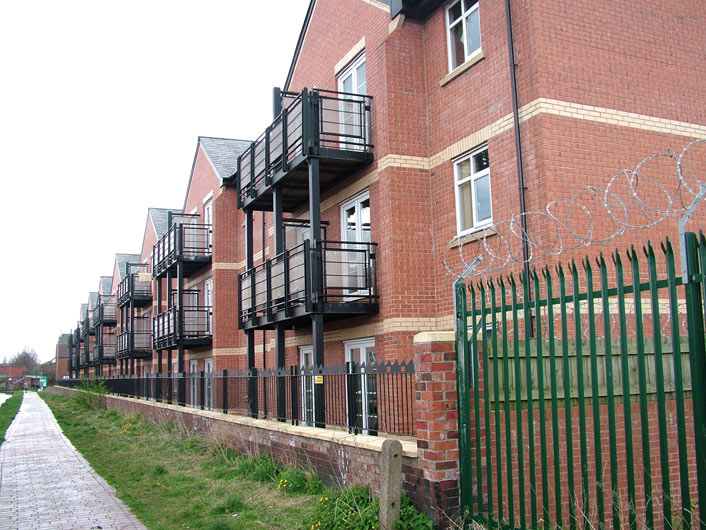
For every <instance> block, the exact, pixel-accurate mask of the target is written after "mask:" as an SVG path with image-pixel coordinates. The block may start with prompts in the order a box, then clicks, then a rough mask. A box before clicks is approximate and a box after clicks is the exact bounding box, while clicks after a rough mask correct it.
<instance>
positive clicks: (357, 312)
mask: <svg viewBox="0 0 706 530" xmlns="http://www.w3.org/2000/svg"><path fill="white" fill-rule="evenodd" d="M379 310H380V308H379V305H378V303H377V302H373V303H369V302H359V303H356V302H325V303H324V304H323V307H322V308H321V313H323V315H324V322H335V321H337V320H343V319H346V318H352V317H356V316H361V315H374V314H377V313H378V312H379ZM312 314H314V312H309V311H307V310H306V306H304V305H298V306H294V307H291V308H290V309H289V312H288V314H287V313H286V312H285V311H284V310H281V311H277V312H276V313H273V314H272V316H271V317H270V316H269V315H263V316H259V317H255V319H253V320H247V321H245V322H242V321H241V323H240V327H241V329H244V330H253V329H274V325H275V324H280V325H282V327H284V329H294V328H298V327H306V326H310V325H311V315H312Z"/></svg>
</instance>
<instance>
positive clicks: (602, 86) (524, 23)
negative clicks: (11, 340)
mask: <svg viewBox="0 0 706 530" xmlns="http://www.w3.org/2000/svg"><path fill="white" fill-rule="evenodd" d="M506 4H507V5H509V6H510V12H508V11H507V9H506ZM701 8H702V5H701V4H700V3H699V2H696V1H681V0H680V1H676V0H674V1H672V0H670V1H667V2H664V1H662V2H657V1H648V2H640V3H638V4H626V3H623V4H620V3H619V4H597V3H595V2H588V3H587V2H574V1H568V2H567V1H541V2H534V1H531V0H528V1H523V2H519V1H515V0H512V1H510V2H507V3H504V2H499V1H493V0H451V1H448V2H439V1H431V0H391V1H390V2H383V1H378V0H312V2H311V4H310V6H309V9H308V12H307V15H306V19H305V21H304V24H303V28H302V32H301V35H300V38H299V41H298V43H297V46H296V49H295V50H294V57H293V60H292V63H291V67H290V69H289V72H287V75H286V82H285V83H284V85H283V86H282V87H281V89H280V88H277V89H275V91H274V98H273V112H272V113H271V112H270V111H269V110H268V109H263V113H262V130H263V133H262V135H261V136H260V137H258V138H257V139H256V140H255V141H253V142H249V141H248V142H245V141H239V140H226V139H218V138H208V137H201V138H199V141H198V144H197V147H196V153H195V156H194V162H193V167H192V171H191V176H190V180H189V183H188V186H187V190H186V198H185V201H184V206H183V208H182V209H181V210H160V209H150V210H149V213H148V219H147V226H146V228H145V235H144V239H143V243H142V250H141V253H140V254H135V255H117V256H116V262H115V270H114V274H113V279H112V285H111V286H110V288H109V289H108V288H107V287H106V288H105V289H104V284H103V282H102V281H101V291H100V296H98V294H96V293H91V295H90V297H89V303H88V305H87V306H86V307H84V306H82V309H81V318H82V320H81V323H80V325H79V328H78V329H77V330H75V331H74V332H73V335H72V338H73V340H72V343H71V348H72V350H71V351H72V352H73V354H72V357H71V359H72V364H71V367H70V371H72V373H73V374H74V375H92V374H102V375H104V376H105V375H140V376H146V375H150V374H156V373H160V374H170V378H173V377H175V374H183V373H191V374H194V375H197V374H200V373H201V372H204V373H206V374H209V373H220V372H222V371H223V370H228V371H241V370H250V372H249V373H250V374H252V373H257V371H260V372H262V371H268V370H270V371H272V372H271V373H272V374H273V377H275V378H276V376H277V375H278V374H279V375H280V376H282V375H285V374H290V375H297V376H299V379H296V380H297V381H298V383H297V384H298V385H299V386H298V390H297V391H296V392H289V394H287V391H285V389H284V387H283V386H281V383H280V382H275V383H272V385H271V386H269V387H268V386H267V383H265V384H263V383H254V382H253V381H252V378H251V379H249V380H248V381H247V382H245V383H244V385H247V387H246V386H244V387H243V391H242V393H243V395H245V396H246V398H244V399H245V403H246V404H245V405H244V410H243V411H244V412H250V413H251V414H253V415H259V416H262V415H263V414H262V409H263V407H265V414H264V415H265V416H268V415H269V417H280V418H284V417H287V418H290V417H291V416H289V414H290V411H294V410H295V409H298V410H296V412H292V414H296V415H297V419H298V420H300V421H301V422H302V423H303V424H305V425H313V426H319V427H323V426H331V425H335V426H338V427H339V428H340V427H343V428H347V429H348V430H349V431H350V432H355V433H362V434H377V433H395V434H402V435H415V436H416V440H417V444H416V446H417V450H418V453H417V460H416V462H417V463H416V464H409V466H408V467H407V468H406V471H405V472H406V474H407V477H406V478H405V480H406V488H407V490H408V491H410V492H413V491H416V495H415V499H416V500H417V501H418V502H419V503H420V504H422V505H424V506H426V507H427V509H428V511H431V512H433V511H434V510H436V509H437V508H438V507H439V506H453V505H454V502H456V501H455V500H454V499H455V497H456V496H457V495H458V488H457V486H456V484H457V478H458V463H457V460H458V449H457V447H458V446H457V445H456V443H455V442H454V441H453V438H454V437H455V436H456V435H457V433H456V429H457V425H456V417H455V415H454V413H449V414H448V415H445V412H444V411H445V408H455V401H456V394H455V390H454V389H455V385H452V386H451V387H443V389H442V391H441V392H432V391H429V392H417V393H416V395H414V396H412V398H411V400H410V401H406V400H405V399H404V398H400V397H395V398H390V399H389V400H388V402H387V403H384V399H383V398H384V396H383V394H385V393H386V392H388V391H387V390H383V389H382V388H379V389H378V390H374V389H372V388H371V385H373V383H372V382H370V380H369V379H368V378H367V377H365V372H363V373H362V374H361V373H360V372H357V374H358V375H359V378H358V379H357V381H358V383H356V384H357V387H356V388H355V391H354V392H353V393H352V394H353V397H351V398H350V399H348V401H347V402H346V398H341V397H339V398H336V397H335V396H332V395H330V394H329V393H328V391H327V390H326V389H325V385H324V384H320V381H322V380H323V379H319V377H320V376H324V377H325V376H326V374H330V375H335V374H339V375H341V376H345V374H346V373H350V372H347V371H346V370H349V371H350V370H351V369H353V370H355V368H350V367H351V366H352V367H355V366H356V365H358V368H357V369H358V370H361V368H360V365H361V364H364V363H365V364H367V365H368V366H370V363H373V362H374V363H377V365H378V366H387V367H388V368H389V367H391V366H393V364H391V363H394V362H398V363H399V362H403V361H404V362H409V361H413V360H414V361H415V369H416V371H417V373H419V372H420V370H422V369H424V370H429V371H430V372H431V373H430V374H426V375H428V376H429V377H428V378H426V379H425V378H424V377H422V379H421V381H422V382H423V383H424V382H425V381H427V382H429V384H430V385H431V382H432V381H443V380H445V378H448V379H452V378H454V377H455V376H454V375H453V373H452V372H453V370H452V368H451V369H450V367H453V363H450V362H448V361H450V360H453V359H454V354H453V346H452V345H449V344H448V343H446V344H436V343H435V342H434V341H436V340H438V339H439V338H440V337H442V338H443V340H444V341H447V342H448V341H449V340H451V341H452V339H449V337H448V335H444V334H441V335H439V334H437V332H448V331H451V330H453V328H454V310H453V283H454V281H455V280H456V277H455V276H454V275H452V274H449V273H448V272H447V268H446V266H445V265H444V260H446V261H447V264H448V266H449V267H451V268H457V267H459V266H460V265H461V258H460V256H461V255H462V256H464V257H465V259H467V260H468V261H470V259H471V258H472V257H473V255H474V254H478V253H481V252H482V248H481V242H480V241H479V239H481V238H485V241H486V244H488V245H490V246H493V245H501V244H502V241H503V239H501V235H500V234H498V235H495V232H496V230H498V231H500V230H505V231H506V232H505V235H507V234H508V231H509V230H510V229H508V228H507V224H506V223H505V224H504V225H502V227H500V228H499V227H498V226H499V225H501V224H502V223H504V222H505V221H506V220H508V219H510V218H511V217H512V216H513V215H517V214H518V213H520V212H523V211H526V212H538V211H539V212H541V211H544V210H545V207H546V205H547V204H548V203H549V202H550V201H562V200H571V199H572V198H573V196H574V195H575V194H576V192H577V191H578V190H580V189H583V188H584V187H585V186H587V185H592V184H593V185H596V186H597V187H600V186H604V185H605V183H606V182H607V180H608V179H609V178H610V177H612V176H613V175H615V174H616V173H618V172H619V171H620V170H622V169H623V168H634V167H635V165H636V164H637V163H639V162H640V161H641V160H642V159H643V158H645V157H646V156H648V155H651V154H653V153H660V152H664V151H665V150H667V149H675V150H679V149H681V148H682V147H684V146H685V145H687V144H688V143H689V142H691V141H693V140H695V139H697V138H703V137H706V100H704V99H703V97H701V95H702V94H703V93H704V92H705V91H706V62H704V61H703V60H702V59H703V49H704V48H706V33H705V32H704V31H703V27H704V24H705V23H706V19H705V15H704V12H703V9H701ZM510 15H511V16H510ZM511 53H512V54H514V60H513V61H511V60H510V59H509V58H510V56H511ZM513 63H514V67H513ZM697 163H701V164H702V167H703V163H704V160H703V159H701V160H700V161H699V160H697ZM658 169H660V170H661V169H663V168H662V167H658ZM699 215H701V214H699ZM702 221H703V216H702V217H695V218H694V220H693V221H692V223H694V224H696V225H699V223H701V225H700V226H703V222H702ZM594 222H595V225H594V232H595V234H596V235H594V239H600V236H602V235H606V234H610V233H611V232H612V231H613V230H615V227H614V226H613V225H612V223H611V222H610V221H609V220H608V218H606V219H602V218H599V219H596V220H594ZM526 225H527V226H526V231H527V233H528V234H531V235H532V234H534V235H532V237H535V238H537V239H541V238H542V237H545V236H546V234H545V232H546V230H547V227H546V226H545V225H544V224H543V223H542V218H541V216H531V215H530V216H527V218H526ZM665 235H670V236H671V237H672V238H673V240H677V231H676V223H665V224H662V225H658V226H655V227H653V228H651V229H649V230H643V231H640V232H635V233H633V234H630V233H628V234H627V235H626V236H625V237H626V238H627V239H623V240H621V241H623V243H624V242H625V241H628V242H634V243H635V244H640V245H641V244H643V243H644V242H645V241H646V240H647V239H649V238H652V239H654V240H657V241H659V240H662V239H663V238H664V236H665ZM630 238H632V239H630ZM517 241H518V246H517V248H515V243H510V245H511V246H512V248H511V250H512V252H514V253H515V254H516V255H521V254H522V251H523V249H522V246H521V244H520V243H521V239H518V240H517ZM598 250H605V249H604V248H600V249H598V248H596V249H594V248H589V249H586V248H585V247H583V246H582V247H581V248H580V252H579V251H577V252H575V253H574V254H575V255H576V256H581V255H584V254H585V253H586V252H595V253H597V252H598ZM571 255H572V254H568V256H569V257H570V256H571ZM566 258H567V255H565V256H561V258H557V257H546V258H543V259H538V260H536V261H535V263H534V265H542V266H543V265H545V264H550V263H551V264H554V263H556V262H558V261H563V260H565V259H566ZM520 270H522V265H519V264H517V263H514V264H510V265H509V266H508V267H507V268H506V269H505V270H502V271H501V272H502V273H503V274H506V273H507V272H518V271H520ZM101 300H103V301H104V303H107V302H108V300H112V302H110V303H112V304H116V303H117V307H118V310H117V314H116V318H115V319H114V320H106V319H105V316H103V323H102V329H103V330H102V332H100V333H99V332H97V331H96V329H97V328H95V327H92V326H91V324H93V326H96V325H98V324H100V322H99V321H98V323H97V320H96V318H95V316H93V317H92V318H93V322H92V323H91V322H89V321H87V320H86V319H87V318H90V316H91V315H92V313H91V311H94V313H93V315H95V310H96V309H97V308H99V307H100V303H101ZM111 307H114V306H111ZM99 320H100V318H99ZM116 326H117V331H114V330H115V329H116ZM79 330H80V333H79ZM116 333H117V353H116V355H114V356H111V355H112V354H107V353H106V352H107V350H106V349H105V348H106V346H108V345H110V344H115V343H116V341H115V339H114V338H110V339H107V337H115V335H116ZM97 337H102V338H97ZM415 337H417V338H416V340H415ZM415 342H416V345H415ZM94 344H96V348H98V353H96V354H93V356H91V352H93V351H95V350H94V349H93V345H94ZM101 347H102V348H103V350H102V352H103V353H102V355H101V353H100V352H101V349H100V348H101ZM420 348H421V349H420ZM424 348H426V349H427V350H424ZM111 351H114V350H111ZM420 352H422V353H423V354H422V353H420ZM116 358H117V362H115V363H114V364H111V361H112V359H116ZM432 359H438V362H435V363H434V364H432V363H431V360H432ZM346 363H349V364H346ZM350 363H352V364H350ZM346 366H347V367H348V368H346ZM395 366H397V367H398V368H397V369H399V365H395ZM317 367H325V369H324V370H323V371H319V369H318V368H317ZM327 369H328V370H329V371H328V372H327V371H326V370H327ZM400 370H401V371H402V372H404V368H402V369H400ZM253 371H254V372H253ZM268 373H270V372H268ZM302 374H305V375H302ZM306 374H308V375H306ZM331 380H332V379H331ZM418 380H419V378H418ZM273 381H274V379H273ZM191 384H192V383H191V382H190V383H189V385H191ZM351 384H352V383H351ZM251 385H254V386H251ZM257 385H262V386H257ZM195 388H197V387H195V386H189V388H187V384H186V383H183V384H181V383H179V382H178V381H176V380H174V381H172V382H171V383H170V384H169V386H168V388H163V389H162V390H161V391H160V392H162V393H161V394H159V397H162V398H171V399H173V400H174V401H178V402H180V403H184V402H189V403H194V396H195V394H194V391H195V390H194V389H195ZM329 388H331V387H329ZM420 388H421V387H420V386H419V385H417V390H418V391H419V390H420ZM429 388H430V389H431V386H430V387H429ZM165 392H169V393H171V395H173V397H171V396H168V394H166V393H165ZM206 392H207V394H208V392H212V393H213V392H214V387H212V386H211V387H209V388H208V389H207V390H206ZM187 394H189V395H188V396H187ZM285 394H286V395H288V397H286V399H285V397H283V396H285ZM295 395H296V399H295V398H294V397H293V396H295ZM387 395H388V396H391V395H392V391H389V393H388V394H387ZM253 396H256V397H255V399H253ZM371 396H372V397H371ZM207 399H209V398H207ZM210 399H213V398H210ZM224 399H225V398H224ZM229 399H231V400H232V399H233V396H232V395H231V394H229ZM297 400H299V402H298V403H297ZM390 403H392V405H390ZM202 405H203V403H202ZM207 406H208V404H207ZM210 406H212V407H213V406H214V405H213V401H211V402H210ZM216 408H217V407H216ZM231 408H233V407H231ZM402 408H404V409H405V410H408V411H411V413H412V416H403V417H400V416H399V414H398V413H397V412H395V410H398V409H402ZM390 409H393V410H390ZM442 409H443V410H442ZM268 410H269V413H268V412H267V411H268ZM411 417H414V418H415V419H414V421H412V420H411V419H409V418H411ZM454 433H456V434H454ZM273 443H274V442H273ZM268 444H269V442H267V443H265V442H263V445H268ZM304 453H306V451H304ZM351 458H352V457H351ZM364 474H365V473H363V475H364ZM363 475H361V477H362V476H363ZM359 479H360V480H364V479H362V478H360V477H359ZM435 513H437V515H438V512H435Z"/></svg>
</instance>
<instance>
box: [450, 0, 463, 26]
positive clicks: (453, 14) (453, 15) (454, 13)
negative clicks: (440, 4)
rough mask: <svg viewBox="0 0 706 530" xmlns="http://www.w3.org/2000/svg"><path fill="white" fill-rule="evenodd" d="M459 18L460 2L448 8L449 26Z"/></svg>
mask: <svg viewBox="0 0 706 530" xmlns="http://www.w3.org/2000/svg"><path fill="white" fill-rule="evenodd" d="M460 17H461V0H459V1H458V2H456V3H455V4H454V5H452V6H451V7H450V8H449V24H453V23H454V22H455V21H456V20H458V19H459V18H460Z"/></svg>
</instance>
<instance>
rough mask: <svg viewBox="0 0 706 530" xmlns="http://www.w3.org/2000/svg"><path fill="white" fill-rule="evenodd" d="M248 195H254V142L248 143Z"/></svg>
mask: <svg viewBox="0 0 706 530" xmlns="http://www.w3.org/2000/svg"><path fill="white" fill-rule="evenodd" d="M250 197H255V142H253V143H251V144H250Z"/></svg>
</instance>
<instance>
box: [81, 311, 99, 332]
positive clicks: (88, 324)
mask: <svg viewBox="0 0 706 530" xmlns="http://www.w3.org/2000/svg"><path fill="white" fill-rule="evenodd" d="M95 333H96V328H95V323H94V321H93V311H91V310H88V311H86V318H84V319H83V320H82V321H81V335H83V336H84V337H85V336H86V335H95Z"/></svg>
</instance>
